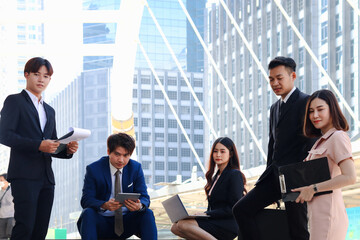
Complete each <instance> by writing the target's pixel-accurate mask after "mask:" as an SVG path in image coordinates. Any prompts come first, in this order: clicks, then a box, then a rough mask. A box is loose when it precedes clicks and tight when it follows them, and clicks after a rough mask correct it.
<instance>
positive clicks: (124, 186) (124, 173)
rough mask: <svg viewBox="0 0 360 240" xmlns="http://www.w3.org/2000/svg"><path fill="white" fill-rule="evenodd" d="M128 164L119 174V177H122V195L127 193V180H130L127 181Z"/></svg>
mask: <svg viewBox="0 0 360 240" xmlns="http://www.w3.org/2000/svg"><path fill="white" fill-rule="evenodd" d="M129 161H131V160H129ZM128 164H129V163H128ZM128 164H127V165H126V166H125V167H124V168H123V171H122V174H121V176H122V178H121V187H122V191H123V192H124V193H125V192H128V191H127V189H128V184H129V180H130V181H131V179H129V170H128Z"/></svg>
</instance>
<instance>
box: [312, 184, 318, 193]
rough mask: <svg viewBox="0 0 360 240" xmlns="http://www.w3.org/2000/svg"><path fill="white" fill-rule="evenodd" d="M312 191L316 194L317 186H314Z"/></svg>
mask: <svg viewBox="0 0 360 240" xmlns="http://www.w3.org/2000/svg"><path fill="white" fill-rule="evenodd" d="M313 189H314V192H315V193H317V192H318V189H317V186H316V184H314V185H313Z"/></svg>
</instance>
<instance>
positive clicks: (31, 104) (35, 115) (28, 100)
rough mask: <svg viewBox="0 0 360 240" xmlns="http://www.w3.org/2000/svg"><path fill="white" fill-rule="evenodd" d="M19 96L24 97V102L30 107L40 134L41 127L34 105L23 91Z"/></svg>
mask: <svg viewBox="0 0 360 240" xmlns="http://www.w3.org/2000/svg"><path fill="white" fill-rule="evenodd" d="M21 94H22V95H23V96H24V98H25V100H26V101H27V103H28V105H30V110H31V112H32V113H33V115H34V117H35V119H36V123H37V124H36V125H37V126H38V127H39V130H40V132H42V130H41V126H40V119H39V114H38V111H37V110H36V108H35V106H34V103H33V102H32V100H31V98H30V96H29V94H28V93H27V92H26V91H25V90H22V92H21Z"/></svg>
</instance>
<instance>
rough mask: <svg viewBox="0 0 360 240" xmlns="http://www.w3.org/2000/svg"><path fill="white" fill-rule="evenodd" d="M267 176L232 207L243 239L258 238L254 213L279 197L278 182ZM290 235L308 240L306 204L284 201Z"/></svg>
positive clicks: (254, 239) (301, 239) (300, 239)
mask: <svg viewBox="0 0 360 240" xmlns="http://www.w3.org/2000/svg"><path fill="white" fill-rule="evenodd" d="M274 179H276V178H274V177H269V178H267V179H263V181H262V182H261V183H259V184H257V185H256V186H255V187H254V188H253V189H252V190H251V191H250V192H249V193H248V194H246V195H245V196H244V197H242V198H241V199H240V200H239V201H238V202H237V203H236V204H235V205H234V207H233V214H234V216H235V219H236V221H237V224H238V225H239V229H240V232H241V233H242V235H243V239H246V240H259V239H260V237H259V235H258V227H257V223H256V221H255V216H256V214H257V213H258V212H259V211H261V210H262V209H264V208H265V207H266V206H268V205H270V204H272V203H274V202H276V201H278V200H279V199H280V198H281V194H280V186H279V182H278V181H276V180H274ZM285 207H286V213H287V218H288V224H289V230H290V236H291V239H292V240H308V239H309V232H308V220H307V205H306V203H305V204H300V203H295V202H287V203H285Z"/></svg>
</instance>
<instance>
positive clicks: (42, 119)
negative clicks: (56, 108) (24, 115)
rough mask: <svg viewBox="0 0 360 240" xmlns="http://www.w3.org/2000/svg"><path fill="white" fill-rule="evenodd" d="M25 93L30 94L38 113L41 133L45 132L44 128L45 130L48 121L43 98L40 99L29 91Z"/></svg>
mask: <svg viewBox="0 0 360 240" xmlns="http://www.w3.org/2000/svg"><path fill="white" fill-rule="evenodd" d="M25 91H26V92H27V93H28V95H29V97H30V99H31V101H32V102H33V104H34V106H35V108H36V110H37V112H38V115H39V120H40V127H41V131H43V132H44V128H45V125H46V121H47V118H46V112H45V108H44V100H43V99H42V98H40V99H38V98H37V97H36V96H35V95H34V94H32V93H31V92H30V91H29V90H27V89H25Z"/></svg>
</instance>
